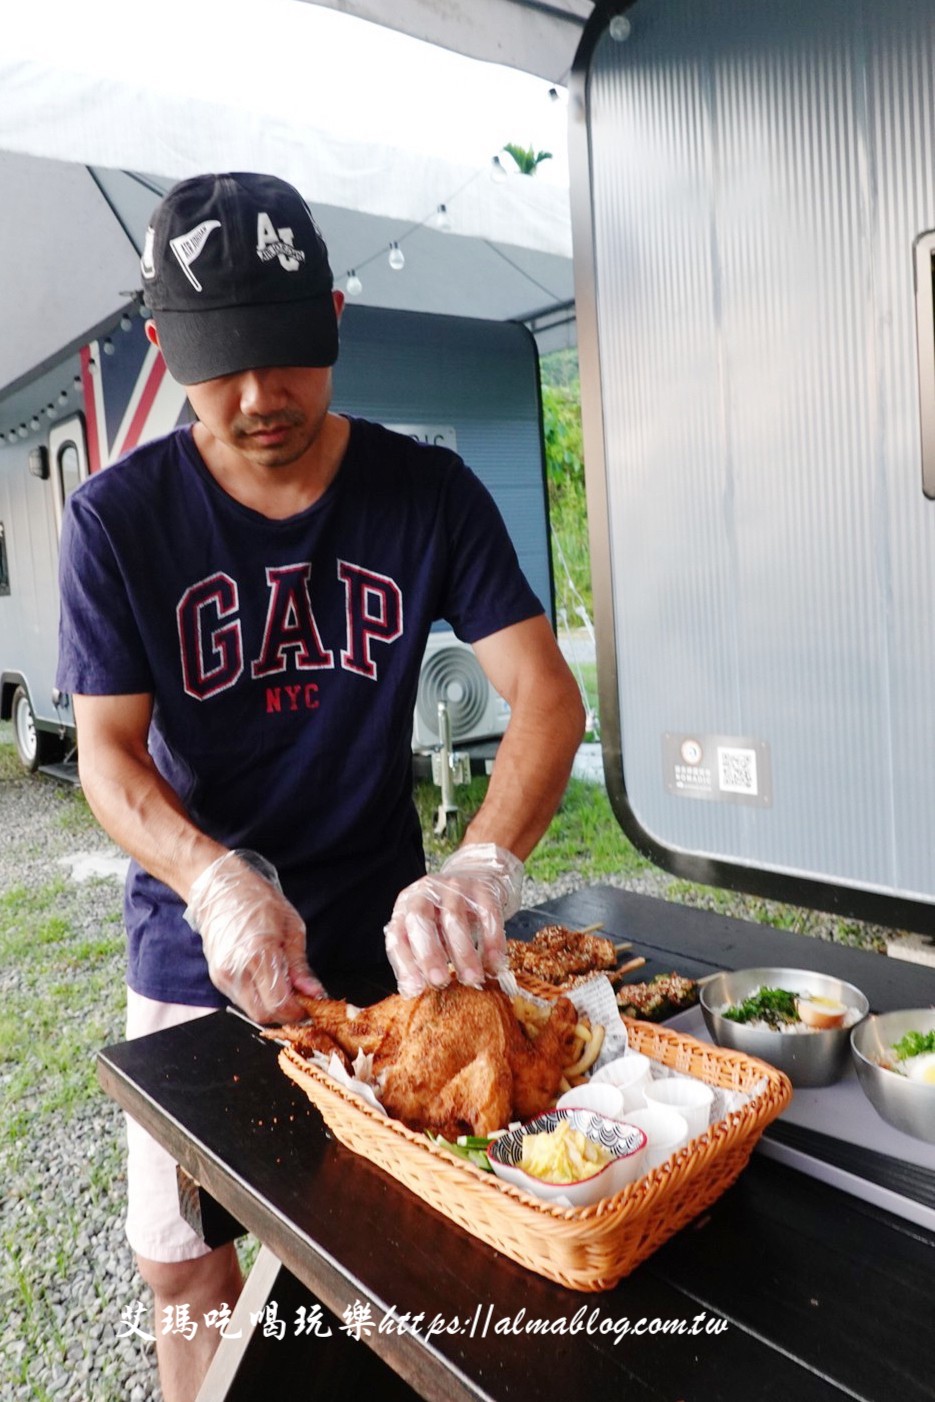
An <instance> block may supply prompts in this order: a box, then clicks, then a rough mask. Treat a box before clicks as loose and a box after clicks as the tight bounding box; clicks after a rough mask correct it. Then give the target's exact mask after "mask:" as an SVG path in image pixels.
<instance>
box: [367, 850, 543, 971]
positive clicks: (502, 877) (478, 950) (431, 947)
mask: <svg viewBox="0 0 935 1402" xmlns="http://www.w3.org/2000/svg"><path fill="white" fill-rule="evenodd" d="M522 886H523V864H522V862H521V861H520V860H519V858H518V857H514V855H513V853H512V852H508V851H506V849H505V848H503V847H497V846H495V844H494V843H492V842H481V843H471V844H468V845H467V846H464V847H460V848H459V849H458V851H457V852H455V853H454V854H453V855H452V856H450V857H449V858H448V860H447V861H446V862H445V864H444V866H443V867H442V869H441V871H440V872H438V874H437V875H434V874H433V875H428V876H423V877H422V878H421V879H420V880H419V881H415V882H413V884H412V885H411V886H407V887H406V889H405V890H404V891H401V892H400V894H399V895H398V896H397V898H396V904H395V906H394V907H393V914H392V916H391V917H390V922H389V924H388V925H387V926H386V930H385V934H386V954H387V958H388V959H389V961H390V964H391V966H392V969H393V972H394V974H395V975H396V982H397V985H398V987H399V991H400V993H402V994H403V996H404V997H406V998H414V997H415V996H416V994H417V993H421V992H422V990H423V989H424V988H426V987H432V988H443V987H444V986H445V985H446V984H447V983H448V982H449V980H450V978H451V974H450V970H449V965H450V964H451V965H454V971H455V976H456V978H457V979H458V980H459V981H460V982H461V983H468V984H471V985H472V986H473V987H475V988H481V987H483V984H484V980H485V979H486V978H487V976H488V975H489V974H498V973H499V972H500V971H501V969H503V968H504V967H505V966H506V937H505V934H504V929H503V925H504V921H505V920H508V919H509V917H510V916H511V915H513V914H515V912H516V911H517V910H519V905H520V893H521V891H522Z"/></svg>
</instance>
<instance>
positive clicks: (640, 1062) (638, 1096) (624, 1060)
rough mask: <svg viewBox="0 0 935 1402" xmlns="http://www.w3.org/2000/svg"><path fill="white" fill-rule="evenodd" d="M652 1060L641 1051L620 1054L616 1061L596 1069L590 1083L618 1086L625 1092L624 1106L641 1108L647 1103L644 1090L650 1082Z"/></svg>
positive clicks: (635, 1108) (625, 1108) (630, 1108)
mask: <svg viewBox="0 0 935 1402" xmlns="http://www.w3.org/2000/svg"><path fill="white" fill-rule="evenodd" d="M649 1073H650V1060H649V1057H648V1056H643V1054H642V1053H641V1052H630V1053H629V1055H628V1056H618V1057H617V1059H616V1061H608V1063H607V1065H606V1066H602V1067H601V1069H600V1070H599V1071H595V1073H594V1075H593V1076H592V1077H591V1082H590V1084H591V1085H592V1086H593V1085H604V1084H609V1085H612V1086H616V1087H617V1089H618V1090H619V1091H621V1092H622V1094H623V1108H624V1110H625V1111H627V1110H641V1109H642V1108H643V1106H644V1105H645V1104H646V1100H645V1099H644V1095H643V1092H644V1090H645V1089H646V1087H647V1085H648V1084H649Z"/></svg>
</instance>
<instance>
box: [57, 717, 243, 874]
mask: <svg viewBox="0 0 935 1402" xmlns="http://www.w3.org/2000/svg"><path fill="white" fill-rule="evenodd" d="M73 705H74V710H75V725H76V727H77V731H78V772H79V775H80V777H81V787H82V788H83V790H84V793H85V797H86V798H87V800H88V803H89V804H90V806H91V811H92V812H93V813H94V816H95V817H96V818H97V820H98V822H99V823H100V825H101V827H102V828H103V829H104V831H105V832H106V833H107V834H108V835H109V836H110V837H112V838H113V839H114V841H115V842H116V843H117V844H118V846H120V847H122V848H123V850H124V851H125V852H128V853H129V854H130V856H131V857H135V858H136V860H137V861H138V862H139V864H140V866H141V867H143V868H144V869H145V870H146V871H148V872H150V873H151V874H152V875H153V876H155V877H156V878H157V879H158V880H160V881H164V882H165V884H166V885H167V886H169V887H171V889H172V890H173V891H175V892H176V893H177V894H178V895H179V896H181V897H182V899H183V900H185V901H187V900H188V897H189V894H190V891H191V887H192V883H193V882H194V881H195V879H196V877H198V876H200V875H201V873H202V872H203V871H204V870H205V868H206V867H208V866H210V864H211V863H212V862H213V861H216V860H217V858H218V857H222V856H223V855H224V854H225V852H226V851H227V848H226V847H222V846H221V844H220V843H218V842H215V841H213V840H212V839H211V838H210V837H208V836H207V835H206V834H205V833H203V832H201V831H200V830H199V829H198V828H197V827H196V826H195V824H194V823H193V822H192V821H191V819H190V818H189V817H188V815H187V813H186V812H185V809H184V807H183V806H182V803H181V801H180V800H179V797H178V795H177V794H176V793H175V791H174V790H173V789H172V788H170V786H169V785H168V784H167V783H166V782H165V780H164V779H163V778H162V775H161V774H160V773H159V771H158V770H157V769H156V766H155V764H154V763H153V760H152V756H151V755H150V753H149V750H148V749H147V746H146V741H147V737H148V735H149V724H150V720H151V718H152V713H153V698H152V697H151V696H149V695H145V694H139V695H134V696H75V697H73Z"/></svg>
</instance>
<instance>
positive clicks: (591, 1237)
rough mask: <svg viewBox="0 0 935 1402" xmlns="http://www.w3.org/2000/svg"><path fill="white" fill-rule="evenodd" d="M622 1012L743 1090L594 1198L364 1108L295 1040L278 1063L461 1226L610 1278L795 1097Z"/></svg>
mask: <svg viewBox="0 0 935 1402" xmlns="http://www.w3.org/2000/svg"><path fill="white" fill-rule="evenodd" d="M553 996H554V995H553ZM624 1021H625V1022H626V1024H627V1031H628V1034H629V1039H630V1045H631V1046H632V1047H633V1048H634V1049H635V1050H637V1051H641V1052H643V1053H644V1054H645V1055H646V1056H649V1057H652V1058H653V1059H654V1060H656V1061H659V1062H662V1063H663V1064H664V1065H666V1066H669V1067H671V1068H673V1069H674V1070H677V1071H681V1072H684V1073H687V1074H688V1075H691V1076H697V1077H698V1078H699V1079H701V1080H703V1081H708V1082H709V1083H710V1084H711V1085H714V1086H720V1087H722V1088H724V1089H729V1090H738V1091H744V1092H746V1093H747V1094H749V1095H750V1096H751V1099H750V1100H749V1101H748V1102H747V1104H746V1105H744V1106H743V1108H742V1109H740V1110H738V1111H735V1112H733V1113H731V1114H730V1115H728V1116H727V1117H726V1118H725V1119H723V1120H720V1121H718V1122H717V1124H715V1125H712V1127H711V1128H710V1129H709V1130H708V1132H707V1134H705V1135H702V1136H700V1137H699V1138H697V1139H694V1140H692V1141H691V1142H690V1143H689V1144H687V1145H686V1147H685V1148H684V1149H682V1150H681V1151H680V1152H679V1153H678V1154H676V1155H674V1156H673V1157H672V1158H670V1159H668V1160H667V1161H666V1162H665V1163H664V1164H660V1166H659V1167H658V1168H654V1169H652V1170H651V1172H649V1173H647V1174H645V1175H644V1176H643V1177H642V1178H640V1179H638V1180H637V1182H635V1183H632V1184H630V1186H629V1187H627V1188H625V1189H624V1190H623V1191H622V1192H620V1193H617V1194H616V1196H615V1197H612V1198H604V1199H603V1200H602V1201H601V1202H598V1203H595V1204H594V1205H593V1206H591V1207H582V1208H563V1207H557V1206H555V1205H554V1204H552V1203H547V1202H542V1201H540V1200H539V1199H537V1198H534V1197H531V1196H529V1195H528V1194H527V1193H523V1192H521V1191H520V1190H519V1189H517V1188H513V1187H511V1186H510V1185H508V1184H506V1183H503V1182H501V1181H500V1179H498V1178H495V1177H494V1176H493V1175H492V1174H489V1173H485V1172H484V1171H483V1170H482V1169H479V1168H475V1167H474V1166H473V1164H469V1163H466V1162H464V1161H463V1160H461V1159H458V1158H455V1157H454V1156H453V1155H452V1154H450V1153H448V1152H447V1151H446V1150H445V1149H442V1148H440V1147H439V1146H437V1145H435V1144H433V1143H432V1142H431V1141H430V1140H429V1139H427V1138H426V1136H425V1135H422V1134H415V1133H413V1131H412V1130H409V1129H407V1128H406V1127H405V1125H403V1124H401V1123H400V1122H399V1121H398V1120H393V1119H389V1118H387V1117H386V1116H384V1115H381V1114H379V1113H378V1112H377V1111H375V1110H372V1109H371V1108H370V1107H369V1106H368V1105H366V1104H365V1103H364V1102H363V1101H362V1100H360V1099H359V1098H358V1097H357V1096H354V1095H352V1094H350V1093H348V1092H346V1091H345V1090H344V1089H343V1088H342V1087H341V1086H340V1085H338V1083H337V1082H336V1081H334V1080H332V1078H331V1077H330V1076H328V1075H327V1074H326V1073H325V1072H323V1071H319V1070H318V1069H317V1068H316V1067H314V1066H311V1065H309V1063H308V1062H306V1061H305V1060H304V1059H303V1058H302V1057H301V1056H299V1055H298V1054H297V1053H296V1052H295V1051H294V1050H293V1049H292V1048H291V1047H284V1048H283V1050H282V1051H281V1052H280V1054H279V1064H280V1066H281V1067H282V1069H283V1071H285V1073H286V1075H287V1076H289V1077H290V1078H291V1079H292V1080H293V1081H295V1082H296V1084H297V1085H299V1086H301V1088H302V1089H303V1090H304V1091H305V1093H306V1094H307V1095H308V1097H309V1099H310V1100H311V1101H312V1102H313V1104H315V1105H316V1106H317V1107H318V1109H319V1110H320V1111H321V1114H322V1118H323V1119H324V1121H325V1123H326V1124H327V1125H328V1127H329V1129H331V1131H332V1132H333V1134H334V1136H335V1138H336V1139H339V1140H340V1141H341V1143H342V1144H345V1145H346V1146H347V1147H348V1148H349V1149H353V1150H354V1151H355V1153H358V1154H362V1155H363V1156H364V1157H365V1158H367V1159H369V1160H370V1162H371V1163H374V1164H376V1165H377V1166H378V1167H380V1168H382V1169H385V1171H386V1172H387V1173H389V1174H391V1175H392V1176H393V1177H394V1178H396V1179H398V1180H399V1182H401V1183H404V1184H405V1185H406V1187H407V1188H411V1189H412V1191H413V1192H414V1193H417V1194H418V1195H419V1197H420V1198H422V1199H423V1200H424V1201H425V1202H427V1203H428V1204H429V1205H430V1206H431V1207H434V1208H435V1209H436V1211H438V1212H441V1213H442V1214H443V1215H444V1216H445V1217H448V1218H450V1219H451V1220H452V1221H453V1222H456V1223H457V1224H458V1226H459V1227H463V1228H464V1230H465V1231H467V1232H470V1233H471V1234H472V1235H473V1236H476V1237H480V1238H481V1240H482V1241H485V1242H487V1243H488V1245H490V1246H493V1247H495V1248H496V1249H497V1250H498V1251H502V1252H503V1254H504V1255H505V1256H509V1257H510V1258H511V1259H512V1260H514V1261H517V1262H518V1263H519V1264H520V1265H521V1266H525V1267H527V1268H528V1269H529V1270H531V1271H536V1272H538V1274H539V1275H544V1276H547V1277H548V1279H549V1280H555V1281H557V1282H558V1283H559V1284H560V1285H565V1286H568V1287H569V1288H570V1289H572V1290H607V1289H609V1288H610V1287H611V1286H613V1285H616V1283H617V1281H618V1280H620V1279H621V1278H622V1277H623V1276H625V1275H628V1274H629V1273H630V1271H632V1270H633V1269H634V1267H635V1266H637V1265H639V1263H640V1262H641V1261H644V1260H645V1259H646V1257H647V1256H649V1255H651V1254H652V1252H653V1251H655V1250H656V1248H657V1247H659V1246H661V1245H662V1243H663V1242H664V1241H667V1240H668V1239H669V1237H671V1236H672V1235H673V1234H674V1233H675V1232H677V1231H678V1230H679V1228H680V1227H683V1226H685V1224H686V1223H687V1222H690V1221H691V1220H692V1218H693V1217H696V1216H697V1215H698V1213H699V1212H702V1211H703V1210H704V1209H705V1208H706V1207H709V1206H710V1205H711V1203H712V1202H714V1201H715V1199H716V1198H718V1197H719V1196H720V1195H721V1193H723V1192H724V1190H725V1189H726V1188H728V1187H729V1186H730V1185H731V1183H733V1182H734V1180H735V1179H736V1178H737V1177H738V1175H739V1174H740V1172H741V1171H742V1169H743V1168H744V1167H745V1165H746V1163H747V1160H748V1159H749V1157H750V1155H751V1153H752V1152H753V1148H754V1145H755V1144H756V1141H757V1140H758V1139H759V1137H760V1135H761V1134H762V1132H763V1130H764V1129H765V1128H766V1126H767V1125H768V1124H769V1123H770V1121H771V1120H773V1119H775V1118H776V1116H777V1115H778V1114H780V1113H781V1111H782V1110H783V1109H785V1107H786V1105H788V1103H789V1101H790V1100H791V1098H792V1086H791V1084H790V1082H789V1081H788V1079H787V1078H786V1077H785V1076H784V1075H783V1074H782V1073H781V1072H779V1071H776V1070H774V1069H773V1067H771V1066H767V1065H766V1063H765V1062H762V1061H756V1060H754V1059H753V1058H752V1057H747V1056H743V1055H741V1054H740V1053H739V1052H734V1051H728V1050H726V1049H724V1048H721V1047H712V1046H708V1045H706V1044H705V1043H702V1042H698V1041H696V1040H695V1039H694V1038H693V1037H684V1036H680V1035H679V1034H678V1033H676V1032H672V1031H668V1030H667V1029H665V1028H663V1027H656V1026H653V1025H652V1024H651V1023H646V1022H636V1021H632V1020H631V1019H629V1018H625V1019H624Z"/></svg>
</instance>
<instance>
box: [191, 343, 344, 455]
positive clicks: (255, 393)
mask: <svg viewBox="0 0 935 1402" xmlns="http://www.w3.org/2000/svg"><path fill="white" fill-rule="evenodd" d="M187 393H188V398H189V400H190V402H191V406H192V408H193V409H194V411H195V413H196V414H197V415H198V418H199V419H200V421H201V423H202V424H203V425H204V427H205V428H206V429H207V430H208V432H209V433H210V434H211V435H212V437H214V438H215V439H216V440H217V441H218V442H219V443H221V444H223V445H224V446H225V447H227V448H232V449H233V450H234V451H235V452H236V453H238V454H240V456H241V457H244V458H246V459H247V460H248V461H249V462H251V463H255V464H256V465H257V466H259V467H286V466H288V465H289V464H290V463H294V462H297V461H298V459H299V458H301V457H302V456H303V455H304V454H305V453H306V452H307V451H308V450H309V449H310V448H311V447H312V446H313V445H314V443H315V441H316V440H317V438H318V435H319V432H320V431H321V426H322V424H323V422H324V420H325V416H326V415H327V412H328V406H329V404H330V403H331V370H330V368H321V369H317V368H315V369H313V368H309V367H305V366H291V367H287V368H278V367H274V368H271V369H267V370H246V371H243V372H242V373H241V374H237V375H222V376H221V378H220V379H217V380H205V381H204V382H203V383H202V384H200V385H189V386H188V387H187Z"/></svg>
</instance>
